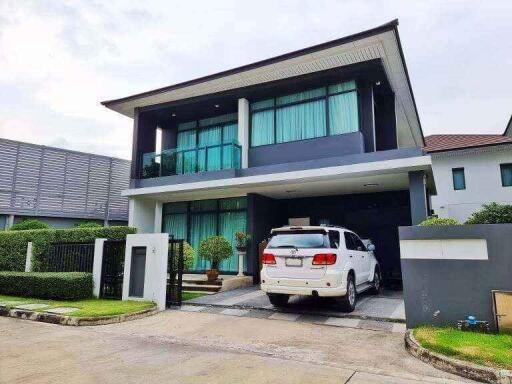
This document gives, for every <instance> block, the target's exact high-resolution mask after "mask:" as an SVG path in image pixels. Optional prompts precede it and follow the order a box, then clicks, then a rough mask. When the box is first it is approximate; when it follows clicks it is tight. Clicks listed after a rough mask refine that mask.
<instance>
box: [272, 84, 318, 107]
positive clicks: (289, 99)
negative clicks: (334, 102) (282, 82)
mask: <svg viewBox="0 0 512 384" xmlns="http://www.w3.org/2000/svg"><path fill="white" fill-rule="evenodd" d="M322 96H325V88H317V89H311V90H309V91H304V92H299V93H294V94H291V95H286V96H281V97H278V98H277V99H276V105H285V104H290V103H297V102H299V101H305V100H309V99H314V98H316V97H322Z"/></svg>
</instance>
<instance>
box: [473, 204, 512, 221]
mask: <svg viewBox="0 0 512 384" xmlns="http://www.w3.org/2000/svg"><path fill="white" fill-rule="evenodd" d="M507 223H512V205H510V204H498V203H490V204H484V205H483V208H482V209H481V210H479V211H476V212H474V213H473V214H472V215H471V216H470V218H469V219H468V220H467V221H466V224H507Z"/></svg>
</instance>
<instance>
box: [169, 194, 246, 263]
mask: <svg viewBox="0 0 512 384" xmlns="http://www.w3.org/2000/svg"><path fill="white" fill-rule="evenodd" d="M246 208H247V200H246V198H245V197H237V198H230V199H221V200H197V201H191V202H182V203H168V204H164V211H163V231H164V232H167V233H169V234H170V235H173V236H174V237H175V238H176V239H184V240H186V241H188V242H189V243H190V245H191V246H192V247H193V248H194V249H195V250H196V257H195V259H194V264H193V266H192V271H197V272H200V271H205V270H207V269H209V268H210V263H209V262H207V261H205V260H203V259H201V258H200V257H199V254H198V250H199V244H200V243H201V241H202V240H203V239H206V238H207V237H209V236H213V235H219V236H224V237H225V238H226V239H228V241H230V242H231V245H232V246H233V255H232V256H231V257H230V258H229V259H227V260H224V261H222V262H221V263H220V265H219V269H220V270H221V271H223V272H236V271H238V254H237V253H236V250H235V244H236V241H235V233H236V232H238V231H243V232H245V231H246V230H247V228H246V227H247V212H246Z"/></svg>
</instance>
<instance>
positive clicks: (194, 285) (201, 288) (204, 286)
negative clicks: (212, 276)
mask: <svg viewBox="0 0 512 384" xmlns="http://www.w3.org/2000/svg"><path fill="white" fill-rule="evenodd" d="M182 287H183V291H185V292H201V293H208V294H213V293H217V292H219V291H220V289H221V288H222V281H221V280H217V281H214V282H208V281H207V280H202V279H201V280H200V279H196V278H186V277H185V276H183V285H182Z"/></svg>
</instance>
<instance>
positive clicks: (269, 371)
mask: <svg viewBox="0 0 512 384" xmlns="http://www.w3.org/2000/svg"><path fill="white" fill-rule="evenodd" d="M450 379H452V380H456V381H452V380H450ZM458 380H459V379H458V378H456V377H455V376H452V375H449V374H446V373H444V372H441V371H438V370H436V369H434V368H432V367H430V366H428V365H426V364H424V363H422V362H420V361H418V360H416V359H414V358H413V357H411V356H409V355H408V354H407V353H406V352H405V351H404V349H403V338H402V335H397V334H392V333H389V332H379V331H363V330H359V329H350V328H344V329H341V328H333V327H327V326H318V325H312V324H305V323H292V322H286V321H270V320H265V319H254V318H237V317H233V316H222V315H215V314H208V313H187V312H182V311H166V312H163V313H160V314H158V315H155V316H152V317H148V318H145V319H140V320H135V321H131V322H126V323H122V324H112V325H106V326H97V327H76V328H75V327H62V326H58V325H51V324H43V323H37V322H31V321H24V320H19V319H10V318H0V382H1V383H56V382H64V383H69V382H73V383H112V384H115V383H142V382H145V383H160V382H166V383H201V384H203V383H219V384H220V383H223V384H225V383H239V382H244V384H252V383H276V382H279V383H283V384H287V383H313V382H314V383H350V384H357V383H395V384H403V383H453V382H459V381H458Z"/></svg>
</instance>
